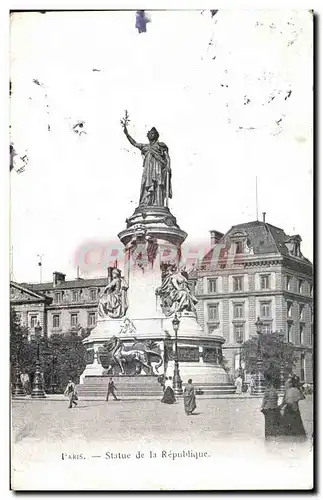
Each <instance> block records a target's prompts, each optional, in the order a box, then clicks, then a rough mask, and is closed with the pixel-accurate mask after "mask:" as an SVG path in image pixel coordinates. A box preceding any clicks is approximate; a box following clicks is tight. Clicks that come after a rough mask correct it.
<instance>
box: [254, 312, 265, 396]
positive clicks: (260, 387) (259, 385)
mask: <svg viewBox="0 0 323 500" xmlns="http://www.w3.org/2000/svg"><path fill="white" fill-rule="evenodd" d="M255 325H256V331H257V336H258V345H257V377H256V383H255V389H254V393H255V394H262V393H263V392H264V390H265V379H264V374H263V359H262V354H261V335H262V325H263V323H262V321H260V318H259V316H258V318H257V321H256V323H255Z"/></svg>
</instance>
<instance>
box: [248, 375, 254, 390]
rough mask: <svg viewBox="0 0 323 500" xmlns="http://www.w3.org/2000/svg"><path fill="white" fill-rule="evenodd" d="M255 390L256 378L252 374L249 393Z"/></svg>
mask: <svg viewBox="0 0 323 500" xmlns="http://www.w3.org/2000/svg"><path fill="white" fill-rule="evenodd" d="M254 390H255V379H254V378H253V376H252V375H251V377H250V381H249V394H253V393H254Z"/></svg>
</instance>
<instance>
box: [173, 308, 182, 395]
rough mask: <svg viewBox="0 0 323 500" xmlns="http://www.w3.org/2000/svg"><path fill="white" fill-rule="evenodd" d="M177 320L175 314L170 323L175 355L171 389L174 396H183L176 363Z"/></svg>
mask: <svg viewBox="0 0 323 500" xmlns="http://www.w3.org/2000/svg"><path fill="white" fill-rule="evenodd" d="M179 323H180V321H179V319H178V317H177V314H175V317H174V319H173V321H172V324H173V329H174V332H175V355H174V377H173V389H174V393H175V395H177V396H178V395H180V394H183V389H182V380H181V376H180V373H179V362H178V345H177V332H178V329H179Z"/></svg>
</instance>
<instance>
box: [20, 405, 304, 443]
mask: <svg viewBox="0 0 323 500" xmlns="http://www.w3.org/2000/svg"><path fill="white" fill-rule="evenodd" d="M259 408H260V399H257V398H255V399H208V400H202V399H201V400H200V401H198V408H197V410H196V412H195V415H193V416H190V417H187V416H186V415H185V414H184V408H183V402H182V401H179V402H178V403H177V404H175V405H165V404H162V403H161V402H159V401H149V400H144V401H113V400H112V399H111V401H109V402H108V403H106V402H103V401H82V400H81V401H79V404H78V406H77V407H76V408H73V409H68V401H67V400H66V401H65V402H64V401H46V400H45V401H42V400H40V401H39V400H34V401H13V404H12V422H13V438H14V440H17V441H20V440H22V439H24V438H26V437H27V436H28V437H29V438H33V439H42V438H46V439H47V440H49V441H50V440H51V439H52V440H54V441H55V440H57V438H59V439H61V440H64V439H67V438H71V437H73V436H74V437H78V438H80V437H81V438H83V439H85V440H92V441H95V440H96V439H98V440H101V439H105V438H107V439H109V438H110V437H111V435H113V436H114V438H115V439H118V440H123V439H125V438H126V437H128V436H130V437H132V438H133V439H136V438H142V437H144V436H146V437H150V436H155V437H157V436H158V437H162V436H167V437H168V438H170V437H174V438H175V437H176V436H177V435H178V436H181V435H182V434H183V433H184V434H185V433H186V432H188V430H189V432H190V435H191V436H192V438H198V437H199V436H200V435H202V434H203V436H205V435H207V436H208V437H209V438H210V439H219V438H222V437H230V436H234V437H235V438H237V437H239V436H241V437H255V438H262V437H263V435H264V418H263V415H262V414H261V413H260V411H259ZM300 409H301V413H302V419H303V422H304V426H305V428H306V431H307V433H308V435H309V436H311V434H312V428H313V424H312V421H313V408H312V399H309V398H308V399H307V400H306V401H301V402H300Z"/></svg>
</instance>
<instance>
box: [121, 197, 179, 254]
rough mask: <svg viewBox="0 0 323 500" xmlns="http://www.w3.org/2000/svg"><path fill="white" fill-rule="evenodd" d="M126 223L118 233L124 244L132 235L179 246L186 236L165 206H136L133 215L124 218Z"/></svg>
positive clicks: (126, 243)
mask: <svg viewBox="0 0 323 500" xmlns="http://www.w3.org/2000/svg"><path fill="white" fill-rule="evenodd" d="M126 224H127V228H126V229H124V230H123V231H121V232H120V233H119V234H118V237H119V239H120V240H121V242H122V243H123V244H124V245H125V246H126V245H128V244H129V243H130V242H131V240H132V239H133V238H134V237H139V238H140V237H141V238H142V239H143V240H145V238H147V237H152V238H155V239H157V240H164V241H167V242H169V243H171V244H174V245H176V246H180V245H181V244H182V243H183V242H184V241H185V239H186V237H187V233H185V231H182V229H181V228H180V227H179V225H178V224H177V221H176V217H174V215H173V214H172V213H171V211H170V210H169V208H167V207H155V206H154V207H137V208H136V210H135V211H134V213H133V215H131V217H129V218H128V219H126Z"/></svg>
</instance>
